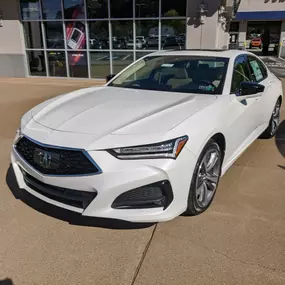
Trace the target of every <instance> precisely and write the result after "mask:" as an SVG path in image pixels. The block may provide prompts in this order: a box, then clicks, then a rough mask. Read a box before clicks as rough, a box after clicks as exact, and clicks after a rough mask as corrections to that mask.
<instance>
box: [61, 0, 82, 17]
mask: <svg viewBox="0 0 285 285" xmlns="http://www.w3.org/2000/svg"><path fill="white" fill-rule="evenodd" d="M63 3H64V18H65V19H85V7H84V0H64V1H63Z"/></svg>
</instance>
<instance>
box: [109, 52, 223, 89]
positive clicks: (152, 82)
mask: <svg viewBox="0 0 285 285" xmlns="http://www.w3.org/2000/svg"><path fill="white" fill-rule="evenodd" d="M228 62H229V59H228V58H223V57H206V56H169V55H168V56H165V55H164V56H148V57H146V58H144V59H141V60H139V61H137V62H136V63H135V64H133V65H132V66H130V67H129V68H127V69H126V70H125V71H124V72H123V73H122V74H120V75H119V76H118V77H117V78H116V79H115V80H114V81H112V82H111V83H109V84H108V86H114V87H122V88H133V89H142V90H156V91H169V92H185V93H197V94H222V93H223V87H224V81H225V77H226V73H227V68H228Z"/></svg>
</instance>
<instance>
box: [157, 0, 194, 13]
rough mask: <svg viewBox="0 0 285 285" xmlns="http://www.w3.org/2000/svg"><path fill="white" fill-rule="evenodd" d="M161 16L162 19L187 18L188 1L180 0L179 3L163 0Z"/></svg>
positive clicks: (172, 0)
mask: <svg viewBox="0 0 285 285" xmlns="http://www.w3.org/2000/svg"><path fill="white" fill-rule="evenodd" d="M194 9H195V8H194ZM161 16H162V17H181V16H186V0H178V1H174V0H162V1H161Z"/></svg>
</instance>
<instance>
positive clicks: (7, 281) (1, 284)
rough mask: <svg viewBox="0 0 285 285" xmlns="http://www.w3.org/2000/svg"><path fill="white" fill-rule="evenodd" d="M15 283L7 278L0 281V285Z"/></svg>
mask: <svg viewBox="0 0 285 285" xmlns="http://www.w3.org/2000/svg"><path fill="white" fill-rule="evenodd" d="M13 284H14V283H13V281H12V280H11V279H10V278H6V279H4V280H0V285H13Z"/></svg>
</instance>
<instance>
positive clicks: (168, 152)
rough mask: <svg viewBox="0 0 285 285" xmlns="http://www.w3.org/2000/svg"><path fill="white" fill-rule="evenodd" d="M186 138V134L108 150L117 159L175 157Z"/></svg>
mask: <svg viewBox="0 0 285 285" xmlns="http://www.w3.org/2000/svg"><path fill="white" fill-rule="evenodd" d="M187 140H188V136H183V137H180V138H176V139H173V140H169V141H165V142H161V143H155V144H149V145H142V146H132V147H124V148H115V149H112V150H108V152H109V153H110V154H112V155H113V156H115V157H117V158H119V159H149V158H150V159H153V158H172V159H176V158H177V157H178V155H179V154H180V152H181V150H182V149H183V147H184V146H185V144H186V142H187Z"/></svg>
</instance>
